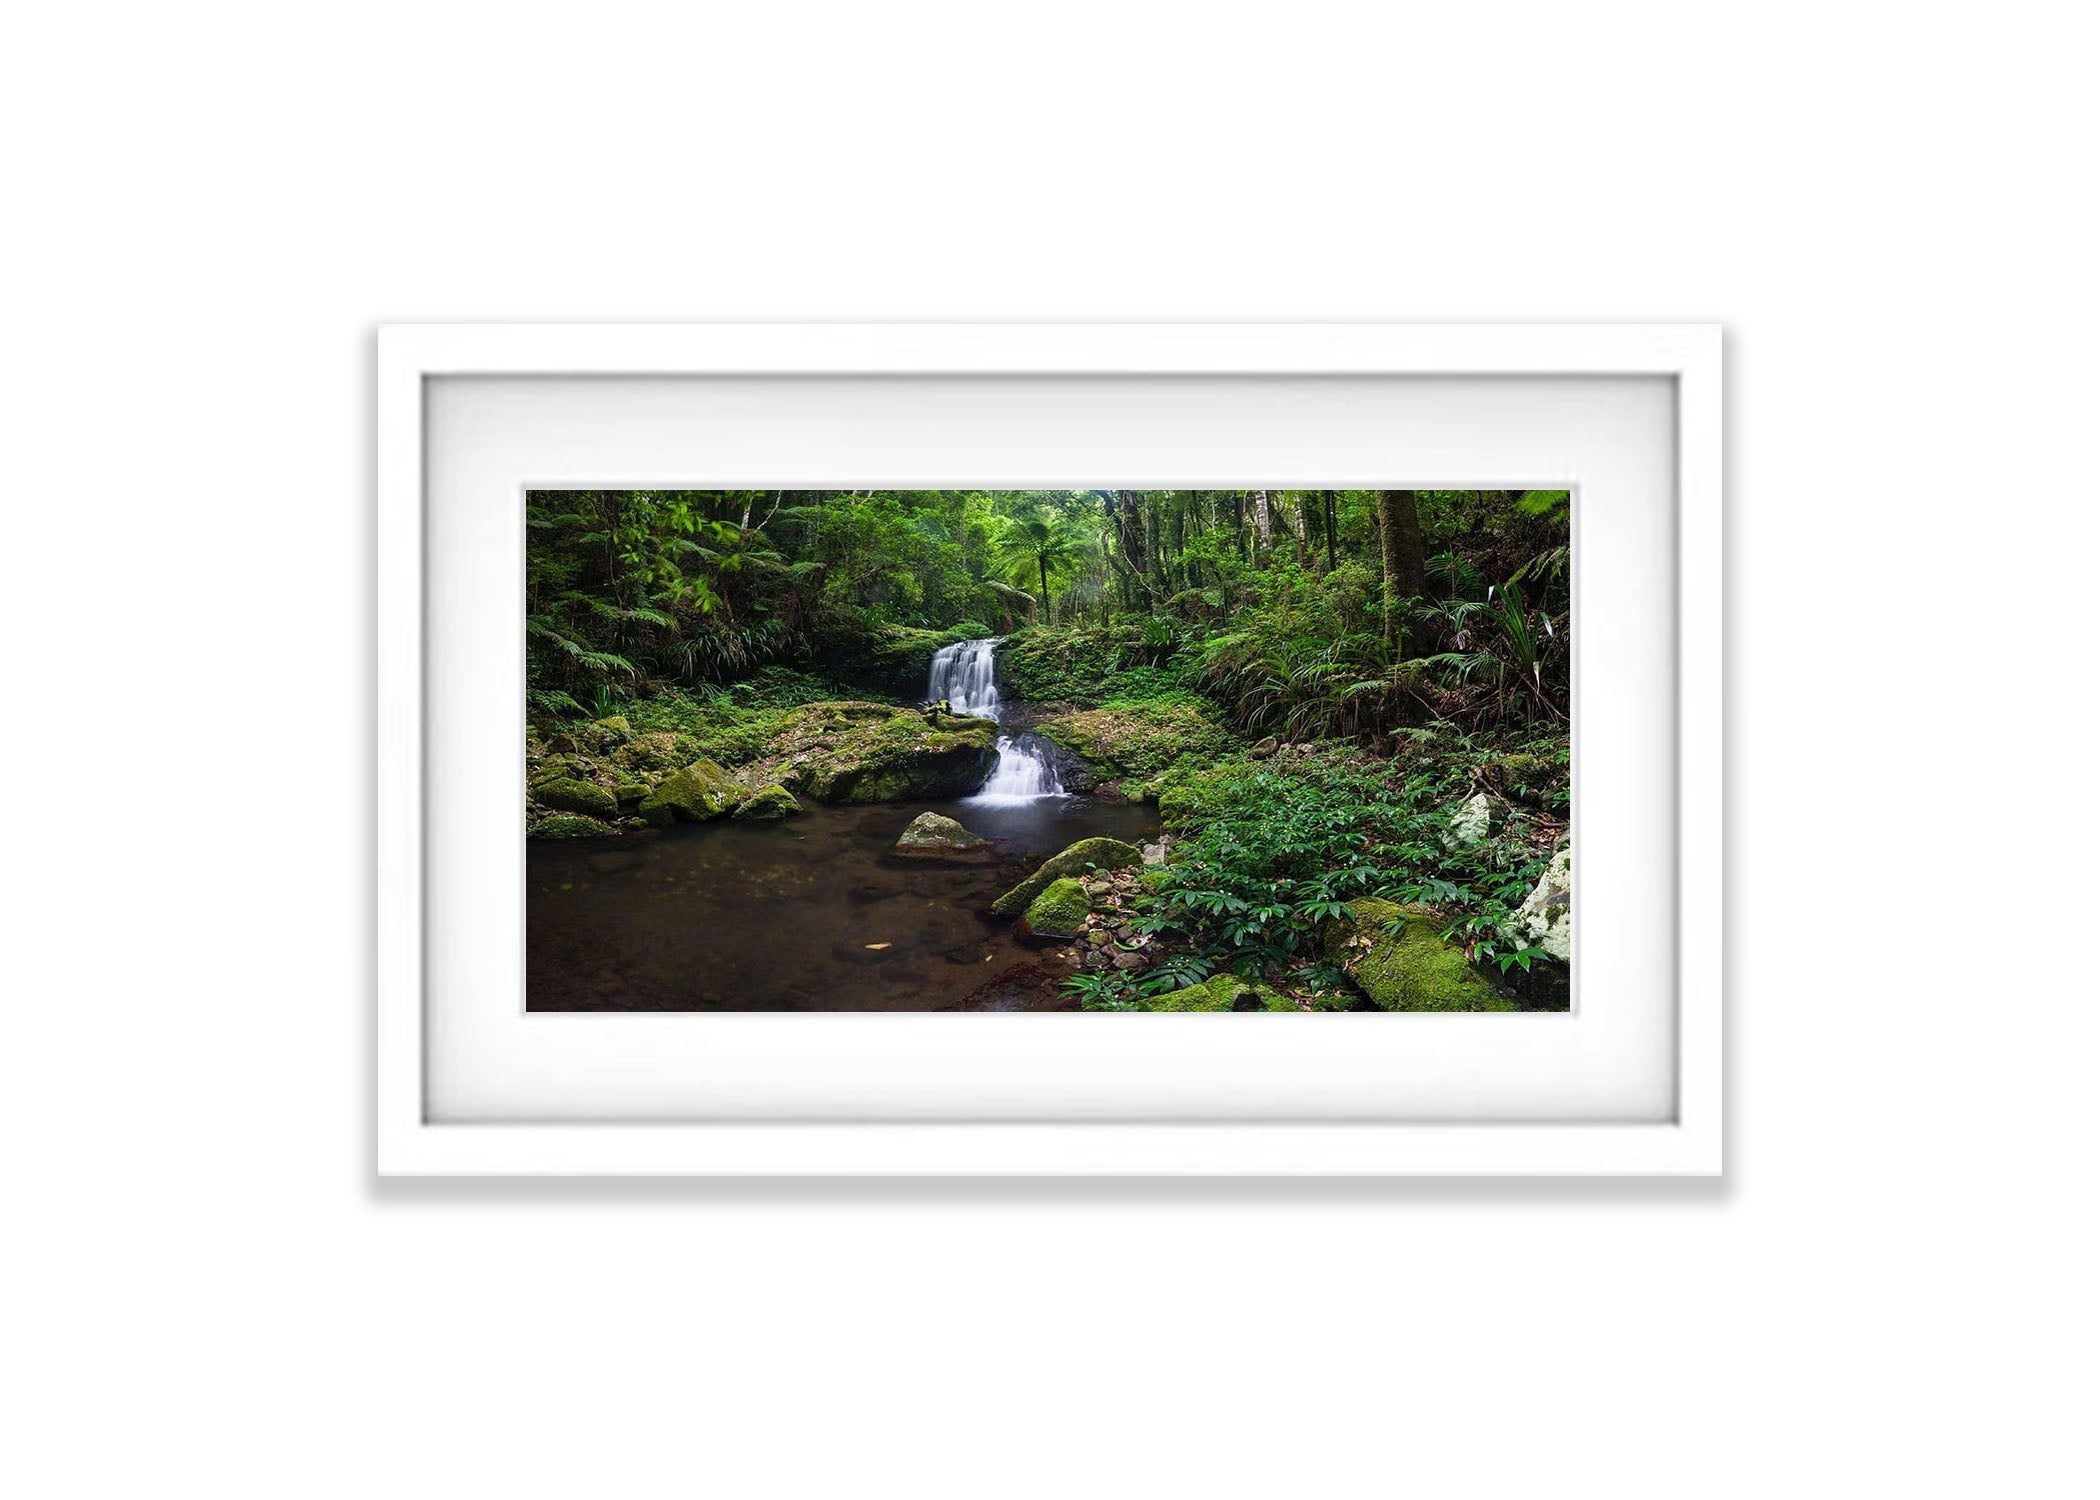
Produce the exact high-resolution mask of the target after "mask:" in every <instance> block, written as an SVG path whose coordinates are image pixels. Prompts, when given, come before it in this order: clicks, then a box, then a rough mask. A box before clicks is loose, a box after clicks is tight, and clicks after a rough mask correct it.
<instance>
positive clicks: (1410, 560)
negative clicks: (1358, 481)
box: [1378, 490, 1423, 656]
mask: <svg viewBox="0 0 2100 1500" xmlns="http://www.w3.org/2000/svg"><path fill="white" fill-rule="evenodd" d="M1378 552H1379V557H1380V560H1381V561H1382V562H1383V563H1384V571H1385V601H1384V602H1385V641H1386V644H1387V645H1388V646H1390V647H1391V648H1392V649H1393V653H1394V655H1395V656H1397V655H1398V654H1399V651H1400V645H1401V642H1402V641H1403V640H1404V639H1405V636H1406V628H1405V610H1406V606H1407V602H1408V601H1409V600H1412V599H1418V598H1420V597H1421V594H1422V568H1423V557H1422V518H1421V515H1420V513H1419V512H1418V511H1417V510H1416V509H1415V492H1414V491H1413V490H1380V491H1379V492H1378Z"/></svg>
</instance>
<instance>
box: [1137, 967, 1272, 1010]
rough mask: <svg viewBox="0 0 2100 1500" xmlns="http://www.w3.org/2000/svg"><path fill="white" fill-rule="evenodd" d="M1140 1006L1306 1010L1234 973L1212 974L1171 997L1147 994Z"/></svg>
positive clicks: (1259, 984) (1169, 1008)
mask: <svg viewBox="0 0 2100 1500" xmlns="http://www.w3.org/2000/svg"><path fill="white" fill-rule="evenodd" d="M1138 1006H1139V1008H1140V1009H1142V1010H1162V1011H1197V1010H1213V1011H1216V1010H1277V1011H1283V1010H1287V1011H1290V1012H1292V1013H1293V1014H1300V1013H1302V1011H1303V1007H1301V1006H1300V1005H1299V1004H1298V1002H1297V1001H1295V1000H1293V999H1292V998H1291V997H1290V996H1288V995H1286V994H1283V993H1282V992H1281V991H1278V990H1276V989H1273V988H1271V987H1270V986H1268V985H1266V984H1262V983H1261V982H1260V981H1258V980H1252V979H1241V978H1239V977H1238V976H1237V975H1234V974H1213V975H1212V976H1211V977H1210V978H1209V979H1208V980H1206V981H1204V982H1203V983H1202V984H1198V985H1191V986H1190V987H1189V988H1187V989H1185V990H1175V991H1173V992H1172V993H1170V994H1165V995H1144V996H1141V997H1140V998H1139V1000H1138Z"/></svg>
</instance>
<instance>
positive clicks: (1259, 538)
mask: <svg viewBox="0 0 2100 1500" xmlns="http://www.w3.org/2000/svg"><path fill="white" fill-rule="evenodd" d="M1269 546H1270V537H1269V492H1268V491H1267V490H1256V491H1255V492H1254V565H1255V566H1256V567H1257V568H1265V567H1267V566H1268V565H1269Z"/></svg>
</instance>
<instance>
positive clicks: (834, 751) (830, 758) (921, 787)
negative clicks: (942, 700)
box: [755, 702, 999, 803]
mask: <svg viewBox="0 0 2100 1500" xmlns="http://www.w3.org/2000/svg"><path fill="white" fill-rule="evenodd" d="M998 741H999V726H998V725H996V724H994V723H992V722H991V720H989V719H973V718H969V717H967V716H964V715H957V714H938V715H935V716H933V717H932V718H931V719H929V718H928V716H927V715H925V714H922V713H920V712H918V711H917V710H914V709H903V708H895V707H892V706H890V705H889V704H885V703H855V702H840V703H809V704H804V705H803V706H802V707H800V708H797V709H794V710H792V711H790V712H788V713H786V714H783V715H782V716H781V717H780V720H779V721H778V723H777V724H776V725H775V726H774V727H773V730H772V733H771V736H770V739H769V741H768V744H767V746H766V750H765V753H764V755H762V756H761V757H760V758H759V760H758V762H757V766H756V771H755V774H758V775H762V776H765V777H767V778H768V779H770V780H773V781H777V782H779V783H780V784H781V785H782V786H786V787H792V788H794V789H796V790H799V791H801V792H803V793H805V794H807V795H808V796H810V797H813V798H815V799H816V800H817V801H819V802H829V803H840V802H936V801H945V800H947V799H950V798H954V797H967V796H968V795H969V794H970V793H972V792H974V791H976V790H977V789H978V788H979V787H980V786H982V785H984V778H985V777H986V776H987V775H989V774H990V773H991V769H992V766H993V763H994V762H996V761H997V760H998V758H999V751H998Z"/></svg>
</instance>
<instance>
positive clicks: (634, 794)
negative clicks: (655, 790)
mask: <svg viewBox="0 0 2100 1500" xmlns="http://www.w3.org/2000/svg"><path fill="white" fill-rule="evenodd" d="M648 795H649V783H648V782H646V781H623V782H621V783H620V784H619V785H618V786H616V787H614V788H613V796H614V797H615V798H616V799H617V800H618V801H619V804H620V806H622V807H632V806H634V805H635V804H636V803H637V802H639V801H641V800H642V799H643V798H644V797H646V796H648Z"/></svg>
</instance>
